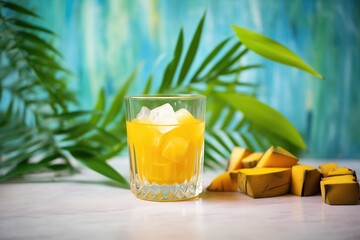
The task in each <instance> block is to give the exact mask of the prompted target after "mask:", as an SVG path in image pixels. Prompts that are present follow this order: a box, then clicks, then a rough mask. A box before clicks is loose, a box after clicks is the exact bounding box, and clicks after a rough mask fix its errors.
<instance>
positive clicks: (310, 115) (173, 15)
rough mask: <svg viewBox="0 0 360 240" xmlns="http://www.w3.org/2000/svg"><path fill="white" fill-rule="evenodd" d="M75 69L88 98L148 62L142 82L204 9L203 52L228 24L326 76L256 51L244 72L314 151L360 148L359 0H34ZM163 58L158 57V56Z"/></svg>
mask: <svg viewBox="0 0 360 240" xmlns="http://www.w3.org/2000/svg"><path fill="white" fill-rule="evenodd" d="M23 2H25V3H26V4H27V5H28V6H30V7H31V8H33V9H34V10H36V11H38V12H39V13H40V15H42V16H43V17H44V19H45V21H41V24H43V25H45V26H47V27H49V28H51V29H53V30H54V31H55V32H57V33H58V34H59V39H58V40H56V44H57V46H58V47H59V48H60V50H61V51H62V52H63V53H64V56H65V64H66V65H67V67H68V68H70V69H71V70H72V71H73V72H74V73H75V74H76V77H75V78H74V79H73V80H72V81H71V86H72V88H73V89H74V90H75V91H76V92H77V93H78V95H79V97H80V99H81V104H82V105H83V106H84V107H90V106H92V104H93V102H94V99H95V97H96V95H97V92H98V90H99V88H100V87H102V86H104V87H105V89H106V91H107V92H108V93H109V94H110V95H111V94H112V93H113V92H114V91H115V90H116V89H117V87H119V86H120V84H121V83H122V81H124V80H125V78H126V77H127V76H128V75H129V74H130V72H131V71H132V70H133V69H134V68H135V67H136V66H137V65H138V64H139V63H140V62H142V63H144V67H143V71H142V73H141V76H140V77H139V78H138V84H137V86H140V85H141V81H145V78H146V76H147V75H148V74H149V73H150V72H153V71H155V72H156V71H158V70H161V68H162V67H163V64H162V63H163V62H164V61H166V60H167V59H169V58H170V55H171V52H172V49H173V47H174V44H175V41H176V37H177V34H178V31H179V29H180V27H181V26H183V27H184V29H185V36H187V38H186V40H187V42H188V41H189V36H191V35H192V34H193V32H194V29H195V27H196V23H197V22H198V20H199V19H200V17H201V15H202V14H203V12H204V10H205V9H206V10H207V18H206V23H205V28H204V35H203V38H202V43H201V49H199V50H200V54H206V53H208V52H209V51H210V50H211V49H212V48H213V47H214V46H215V44H217V43H218V42H219V41H220V40H222V39H224V38H225V37H228V36H230V35H233V32H232V30H231V28H230V24H237V25H241V26H244V27H247V28H250V29H253V30H255V31H258V32H261V33H263V34H265V35H268V36H270V37H271V38H274V39H276V40H277V41H279V42H281V43H283V44H284V45H286V46H288V47H289V48H290V49H292V50H294V51H295V52H296V53H298V54H299V55H300V56H301V57H302V58H304V59H305V60H306V61H307V62H308V63H309V64H310V65H312V66H313V67H314V68H315V69H316V70H318V71H319V72H320V73H322V74H323V76H324V77H325V80H324V81H321V80H318V79H315V78H314V77H312V76H310V75H308V74H306V73H303V72H300V71H298V70H296V69H292V68H288V67H284V66H281V65H279V64H275V63H272V62H269V61H267V60H264V59H262V58H260V57H258V56H256V55H255V54H252V55H251V54H250V55H249V56H248V57H247V59H246V61H248V62H252V63H262V64H264V65H265V68H263V69H261V70H257V71H252V72H248V74H246V75H244V76H243V77H244V78H247V79H249V80H250V81H253V80H255V81H258V82H260V83H261V88H260V90H259V93H258V94H259V98H260V99H261V100H262V101H264V102H266V103H268V104H270V105H271V106H273V107H274V108H276V109H278V110H279V111H281V112H282V113H283V114H284V115H285V116H286V117H287V118H289V119H290V121H291V122H292V123H293V124H294V125H295V126H296V127H297V129H298V130H299V131H300V132H301V133H302V135H303V136H304V138H305V140H306V142H307V144H308V152H307V156H308V157H318V158H324V157H333V158H359V157H360V126H359V124H360V94H359V90H360V81H359V75H360V29H359V22H360V1H357V0H292V1H287V0H272V1H271V0H267V1H262V0H222V1H221V0H209V1H205V0H203V1H192V0H158V1H155V0H108V1H105V0H52V1H48V0H28V1H25V0H24V1H23ZM157 63H159V64H157Z"/></svg>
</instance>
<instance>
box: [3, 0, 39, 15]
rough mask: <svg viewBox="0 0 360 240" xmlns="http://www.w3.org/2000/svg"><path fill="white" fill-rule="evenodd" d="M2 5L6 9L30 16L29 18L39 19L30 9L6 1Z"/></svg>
mask: <svg viewBox="0 0 360 240" xmlns="http://www.w3.org/2000/svg"><path fill="white" fill-rule="evenodd" d="M0 5H2V6H3V7H5V8H8V9H11V10H13V11H16V12H18V13H22V14H26V15H29V16H32V17H36V18H39V15H37V14H36V13H34V12H33V11H30V10H29V9H27V8H24V7H22V6H20V5H18V4H15V3H11V2H5V1H0Z"/></svg>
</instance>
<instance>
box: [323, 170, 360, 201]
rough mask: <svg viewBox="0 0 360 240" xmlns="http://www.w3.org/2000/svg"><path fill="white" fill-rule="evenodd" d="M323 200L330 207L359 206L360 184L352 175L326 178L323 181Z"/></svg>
mask: <svg viewBox="0 0 360 240" xmlns="http://www.w3.org/2000/svg"><path fill="white" fill-rule="evenodd" d="M321 198H322V200H323V202H325V203H327V204H329V205H348V204H357V203H358V201H359V183H358V182H357V181H356V179H355V177H354V176H352V175H342V176H334V177H328V178H324V179H323V180H321Z"/></svg>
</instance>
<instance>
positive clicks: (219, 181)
mask: <svg viewBox="0 0 360 240" xmlns="http://www.w3.org/2000/svg"><path fill="white" fill-rule="evenodd" d="M237 189H238V184H237V174H231V172H224V173H221V174H220V175H218V176H217V177H216V178H214V180H213V181H212V182H211V183H210V185H209V186H208V187H207V188H206V190H208V191H213V192H237Z"/></svg>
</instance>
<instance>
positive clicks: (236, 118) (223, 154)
mask: <svg viewBox="0 0 360 240" xmlns="http://www.w3.org/2000/svg"><path fill="white" fill-rule="evenodd" d="M204 20H205V14H204V16H203V17H202V18H201V20H200V22H199V24H198V26H197V28H196V30H195V33H194V36H193V37H192V40H191V42H190V44H189V46H188V47H187V48H186V47H185V46H184V33H183V30H182V29H181V30H180V32H179V36H178V40H177V43H176V45H175V50H174V54H173V58H172V59H171V60H170V62H169V63H168V65H167V67H166V68H165V71H164V74H163V77H162V79H160V81H161V84H160V88H159V89H157V90H155V91H154V92H153V93H189V92H190V93H200V94H204V95H206V96H207V97H208V104H207V119H206V126H207V127H206V137H205V140H206V145H205V166H206V167H216V166H224V165H225V163H226V161H227V159H228V157H229V155H230V152H231V150H232V149H233V147H234V146H239V145H240V146H244V147H246V148H248V149H250V150H252V151H264V150H266V148H268V146H269V145H271V144H272V145H281V146H284V147H286V148H287V149H290V150H292V151H293V152H298V151H299V150H300V149H304V148H305V145H304V142H303V140H302V138H301V136H300V135H299V134H298V133H297V131H296V129H295V128H294V127H293V126H292V125H291V123H289V122H288V121H286V119H285V118H284V117H283V116H282V115H281V114H280V113H278V112H276V111H275V110H273V109H271V108H270V107H269V106H266V105H265V104H261V103H260V102H254V101H250V102H248V104H256V106H253V110H254V111H251V112H249V111H248V110H247V109H245V108H244V105H243V104H241V102H240V103H239V102H238V101H237V99H235V100H234V99H231V98H229V97H226V96H227V95H228V94H230V93H231V94H233V95H232V98H239V99H241V100H243V99H246V100H247V101H249V100H248V97H250V100H251V99H255V97H256V89H257V83H248V82H243V81H242V80H241V78H240V75H241V73H243V72H244V71H248V70H251V69H256V68H259V67H261V65H259V64H250V65H243V64H241V62H242V61H241V60H242V59H243V57H244V56H245V55H246V54H247V53H248V51H249V49H248V48H247V47H246V46H244V45H243V44H242V43H241V42H239V41H234V40H232V39H230V38H226V39H225V40H223V41H221V42H220V43H219V44H218V45H217V46H215V48H214V49H213V50H212V51H211V52H210V53H209V54H208V55H207V56H206V57H205V58H204V59H203V60H202V61H200V62H201V63H200V64H199V66H198V67H197V68H196V66H195V64H192V63H193V62H194V60H195V57H196V56H197V50H198V48H199V45H200V44H201V41H200V40H201V35H202V30H203V26H204ZM189 72H193V75H192V76H189V74H188V73H189ZM176 76H178V78H176ZM152 83H153V77H152V76H151V77H149V79H148V81H147V83H146V85H147V87H146V91H145V92H146V93H149V89H151V85H152ZM221 93H226V94H223V95H224V96H225V97H220V95H219V94H221ZM234 96H235V97H234ZM247 96H248V97H247ZM250 108H251V107H250ZM256 112H258V113H260V115H259V114H254V113H256ZM261 113H268V114H271V115H270V116H271V119H272V121H271V123H272V124H276V126H271V127H266V126H267V125H266V124H267V123H268V122H267V120H269V119H266V118H264V117H262V116H263V115H262V114H261ZM261 121H264V122H263V123H262V122H261ZM274 128H276V129H277V131H275V132H274ZM286 129H288V130H289V129H290V130H289V131H288V132H287V131H286ZM286 134H288V135H287V136H286Z"/></svg>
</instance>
